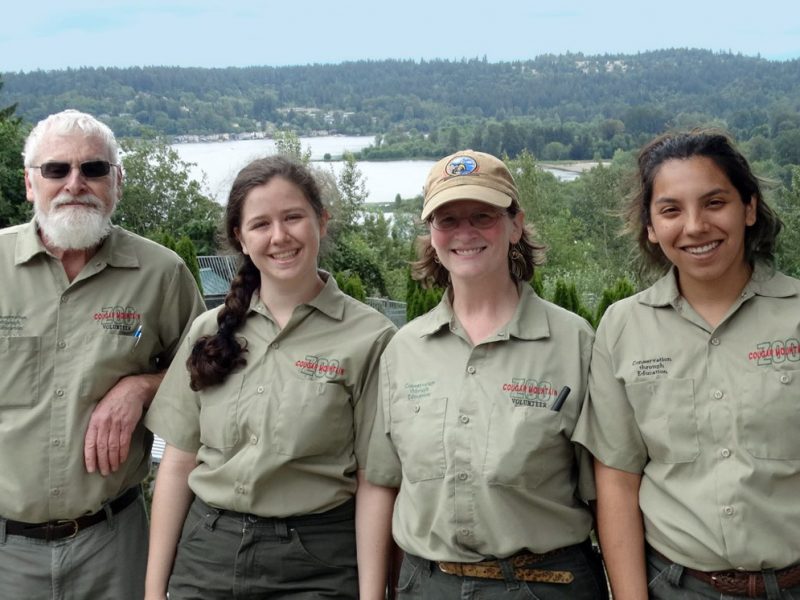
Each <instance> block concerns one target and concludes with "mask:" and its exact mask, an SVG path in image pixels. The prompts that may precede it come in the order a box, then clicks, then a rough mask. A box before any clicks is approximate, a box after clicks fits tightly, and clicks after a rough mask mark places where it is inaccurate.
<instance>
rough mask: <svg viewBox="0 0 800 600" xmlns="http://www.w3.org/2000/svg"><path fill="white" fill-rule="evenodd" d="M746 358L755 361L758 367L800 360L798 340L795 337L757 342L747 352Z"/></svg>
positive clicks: (799, 342)
mask: <svg viewBox="0 0 800 600" xmlns="http://www.w3.org/2000/svg"><path fill="white" fill-rule="evenodd" d="M747 359H748V360H750V361H755V362H756V365H758V366H759V367H766V366H768V365H771V364H776V365H779V364H781V363H784V362H786V361H787V360H788V361H789V362H798V361H800V341H798V339H797V338H789V339H786V340H772V341H771V342H759V343H758V344H756V349H755V350H753V351H752V352H748V353H747Z"/></svg>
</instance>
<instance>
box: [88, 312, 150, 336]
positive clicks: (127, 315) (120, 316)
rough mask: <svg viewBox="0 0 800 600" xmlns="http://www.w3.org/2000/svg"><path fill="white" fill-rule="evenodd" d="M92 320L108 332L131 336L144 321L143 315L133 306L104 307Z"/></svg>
mask: <svg viewBox="0 0 800 600" xmlns="http://www.w3.org/2000/svg"><path fill="white" fill-rule="evenodd" d="M92 318H93V319H94V320H95V321H97V322H98V323H100V326H101V327H102V328H103V329H105V330H106V331H115V332H118V333H121V334H130V335H133V333H134V331H135V330H136V328H137V327H138V326H139V324H140V323H141V321H142V315H141V313H139V312H137V310H136V309H135V308H134V307H132V306H104V307H103V308H101V309H100V310H99V311H97V312H96V313H94V315H92Z"/></svg>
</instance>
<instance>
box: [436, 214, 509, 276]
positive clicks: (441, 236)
mask: <svg viewBox="0 0 800 600" xmlns="http://www.w3.org/2000/svg"><path fill="white" fill-rule="evenodd" d="M498 211H499V212H500V213H501V215H500V218H499V219H497V221H496V222H495V223H494V224H493V225H492V226H491V227H488V228H487V229H479V228H477V227H475V226H474V225H472V224H471V223H470V219H469V217H472V221H473V222H474V223H478V222H479V220H480V218H479V217H478V218H476V216H477V215H480V214H482V213H494V212H498ZM434 216H435V218H436V219H441V220H445V221H447V220H452V219H455V220H456V221H457V226H456V227H455V228H454V229H452V230H448V231H440V230H438V229H436V228H435V227H433V226H431V245H432V246H433V248H434V250H435V251H436V254H437V256H438V257H439V261H440V262H441V264H442V266H443V267H444V268H445V269H447V270H448V272H449V273H450V279H451V281H453V283H458V282H461V281H464V282H466V281H470V280H480V279H487V278H494V277H498V276H502V277H510V273H509V268H508V249H509V245H511V244H516V243H517V242H518V241H519V239H520V236H521V235H522V227H523V220H524V215H523V213H522V212H519V213H517V214H516V215H514V217H511V216H509V215H508V213H507V212H506V211H503V210H502V209H497V208H496V207H494V206H491V205H489V204H486V203H484V202H477V201H475V200H458V201H455V202H449V203H447V204H445V205H444V206H442V207H441V208H437V209H436V211H435V212H434Z"/></svg>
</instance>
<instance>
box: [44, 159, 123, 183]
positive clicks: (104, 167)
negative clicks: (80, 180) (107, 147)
mask: <svg viewBox="0 0 800 600" xmlns="http://www.w3.org/2000/svg"><path fill="white" fill-rule="evenodd" d="M117 166H119V165H115V164H114V163H110V162H108V161H107V160H89V161H86V162H82V163H81V164H80V167H79V169H80V171H81V175H83V176H84V177H86V178H87V179H97V178H98V177H105V176H106V175H108V174H109V173H110V172H111V167H117ZM30 168H31V169H39V170H40V171H41V172H42V177H44V178H45V179H63V178H64V177H66V176H67V175H69V174H70V172H71V171H72V165H71V164H70V163H68V162H56V161H52V162H46V163H42V164H41V165H38V166H31V167H30Z"/></svg>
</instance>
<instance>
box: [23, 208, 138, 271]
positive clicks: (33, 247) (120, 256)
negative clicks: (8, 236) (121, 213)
mask: <svg viewBox="0 0 800 600" xmlns="http://www.w3.org/2000/svg"><path fill="white" fill-rule="evenodd" d="M37 229H38V228H37V225H36V219H35V218H34V219H32V220H31V221H30V222H29V223H26V224H25V225H23V226H22V227H21V228H20V232H19V234H18V235H17V242H16V246H15V248H14V264H15V265H21V264H24V263H26V262H28V261H29V260H31V259H32V258H33V257H34V256H37V255H39V254H45V253H47V248H45V247H44V244H43V243H42V239H41V238H40V237H39V232H38V230H37ZM92 260H93V261H95V262H101V263H105V264H107V265H110V266H112V267H121V268H124V267H132V268H136V267H138V266H139V257H138V255H137V254H136V251H135V249H134V246H133V243H132V234H129V233H128V232H126V231H125V230H123V229H120V228H119V227H117V226H116V225H112V226H111V232H110V233H109V234H108V236H106V238H105V239H104V240H103V241H102V242H101V243H100V248H98V249H97V252H95V254H94V256H93V257H92Z"/></svg>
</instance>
